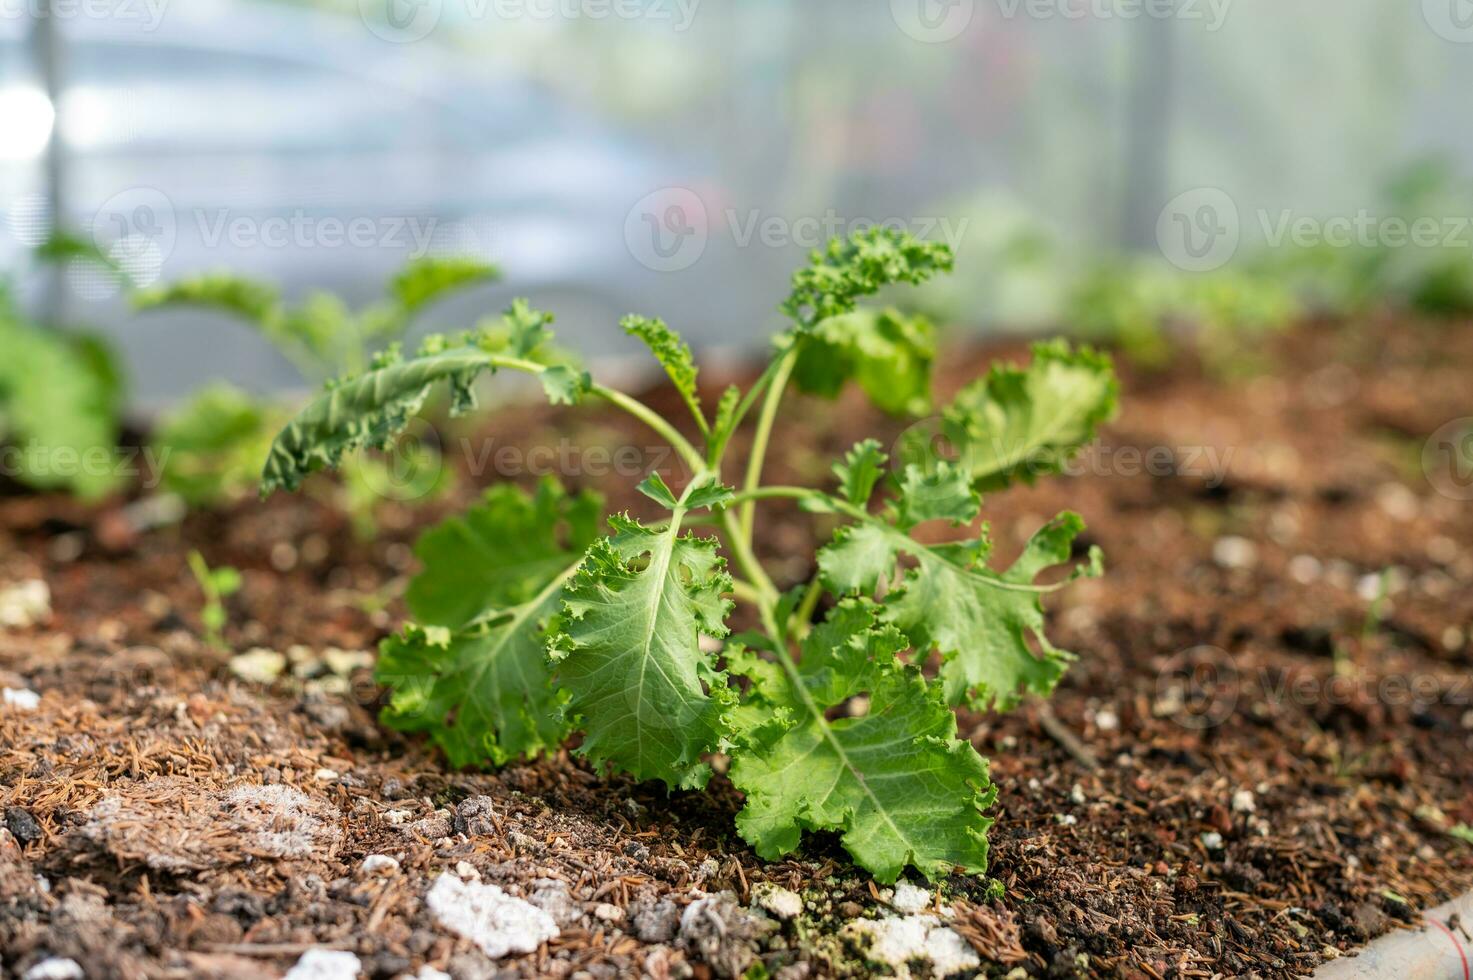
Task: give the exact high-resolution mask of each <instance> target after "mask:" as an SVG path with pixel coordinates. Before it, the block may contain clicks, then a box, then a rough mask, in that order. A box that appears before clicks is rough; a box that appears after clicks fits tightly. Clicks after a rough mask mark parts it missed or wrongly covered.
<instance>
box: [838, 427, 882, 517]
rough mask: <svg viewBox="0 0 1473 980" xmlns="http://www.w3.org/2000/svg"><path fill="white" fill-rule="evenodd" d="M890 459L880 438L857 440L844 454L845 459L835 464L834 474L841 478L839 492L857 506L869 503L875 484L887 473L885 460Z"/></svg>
mask: <svg viewBox="0 0 1473 980" xmlns="http://www.w3.org/2000/svg"><path fill="white" fill-rule="evenodd" d="M887 459H889V457H888V456H886V455H885V451H884V450H883V449H881V448H880V443H879V440H877V439H865V440H864V441H863V442H856V443H855V444H854V448H853V449H851V450H849V451H848V452H847V453H845V454H844V461H843V462H841V463H835V464H834V475H835V476H837V477H838V478H839V492H840V493H842V494H843V495H844V499H845V500H847V501H849V502H850V503H851V504H853V505H854V506H856V507H863V506H864V505H866V504H868V503H869V498H870V495H871V494H873V493H874V492H875V484H876V483H879V482H880V477H882V476H884V474H885V461H886V460H887Z"/></svg>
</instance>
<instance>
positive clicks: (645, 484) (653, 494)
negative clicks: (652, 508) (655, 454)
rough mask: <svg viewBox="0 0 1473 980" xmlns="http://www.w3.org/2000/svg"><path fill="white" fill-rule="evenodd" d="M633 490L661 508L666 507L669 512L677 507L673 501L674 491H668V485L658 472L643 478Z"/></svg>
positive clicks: (674, 500)
mask: <svg viewBox="0 0 1473 980" xmlns="http://www.w3.org/2000/svg"><path fill="white" fill-rule="evenodd" d="M635 489H636V490H638V491H639V492H640V493H642V494H644V495H645V496H646V497H648V498H650V499H651V500H653V501H654V502H655V503H657V504H659V505H660V506H661V507H668V508H669V509H670V510H674V509H675V508H676V507H677V506H679V504H678V502H677V501H676V499H675V491H673V490H671V489H670V486H669V484H667V483H666V482H665V478H664V477H662V476H661V475H660V474H659V473H658V472H654V473H651V474H650V475H649V476H647V477H645V478H644V480H642V481H641V482H640V484H639V486H637V487H635Z"/></svg>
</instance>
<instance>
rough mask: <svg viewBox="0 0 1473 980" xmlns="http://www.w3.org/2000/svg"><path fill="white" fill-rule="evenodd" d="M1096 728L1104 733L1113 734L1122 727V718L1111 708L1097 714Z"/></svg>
mask: <svg viewBox="0 0 1473 980" xmlns="http://www.w3.org/2000/svg"><path fill="white" fill-rule="evenodd" d="M1095 727H1096V728H1098V729H1099V730H1100V731H1102V732H1113V731H1115V730H1116V729H1118V728H1119V727H1120V716H1119V715H1117V714H1116V713H1115V712H1114V711H1112V710H1111V709H1109V708H1101V709H1100V710H1099V711H1098V712H1096V713H1095Z"/></svg>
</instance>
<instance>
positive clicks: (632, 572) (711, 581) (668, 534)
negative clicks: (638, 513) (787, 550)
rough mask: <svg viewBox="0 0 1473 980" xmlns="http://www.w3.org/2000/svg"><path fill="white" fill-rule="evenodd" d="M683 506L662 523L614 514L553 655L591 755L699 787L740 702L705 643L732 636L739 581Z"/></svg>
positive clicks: (574, 591) (567, 599)
mask: <svg viewBox="0 0 1473 980" xmlns="http://www.w3.org/2000/svg"><path fill="white" fill-rule="evenodd" d="M683 506H684V505H683V504H682V505H679V506H677V509H676V510H675V512H674V514H673V517H672V520H671V521H670V523H669V525H668V526H667V527H664V528H649V527H646V526H644V525H643V524H640V523H639V522H637V521H634V520H631V519H629V518H627V517H614V518H611V519H610V521H609V524H610V526H611V527H612V528H613V529H614V532H615V533H614V535H613V536H612V537H610V538H605V539H602V540H599V541H596V542H594V544H593V546H592V547H591V548H590V549H589V551H588V555H587V557H586V558H585V559H584V560H583V564H582V566H581V567H580V568H579V569H578V574H577V575H576V576H575V577H574V578H573V580H572V582H571V583H569V585H568V587H567V590H566V592H565V593H564V603H563V606H564V616H563V620H564V622H563V630H564V634H563V635H562V636H560V637H558V638H557V639H556V640H555V641H554V653H553V656H554V658H555V660H556V661H557V663H556V668H555V670H556V681H557V683H558V685H559V686H560V687H562V688H563V689H564V690H566V691H567V692H568V693H569V695H570V698H569V704H568V709H569V711H570V713H572V714H573V715H574V716H576V719H577V722H576V723H577V725H578V727H579V728H581V729H582V731H583V732H584V738H583V745H582V748H581V750H580V751H581V752H582V753H583V754H585V755H587V756H588V757H589V758H590V759H592V760H593V761H594V762H595V763H597V764H603V763H611V764H612V765H613V766H614V767H616V768H617V769H620V770H623V771H625V772H628V773H630V774H632V775H633V776H635V777H636V778H638V779H660V780H663V781H664V782H665V783H666V784H667V785H669V786H671V787H680V788H694V787H700V786H704V785H705V783H706V780H707V779H708V778H710V768H709V767H708V766H707V765H706V764H705V763H704V762H702V761H701V756H702V754H703V753H706V752H710V751H714V750H716V749H717V748H719V747H720V746H721V745H722V744H723V743H724V740H725V738H726V734H727V724H728V723H727V719H726V713H727V711H728V709H729V708H730V706H731V704H732V701H733V699H734V695H733V694H732V693H731V692H730V691H729V689H728V688H727V686H726V680H725V677H724V676H723V675H721V674H720V673H719V672H718V671H717V670H716V669H715V668H714V666H713V665H712V664H711V661H710V658H709V655H708V654H706V653H705V652H704V651H703V650H702V649H701V637H702V636H710V637H721V636H725V635H726V632H727V630H726V626H725V623H724V620H725V618H726V615H727V613H728V612H729V610H730V608H731V603H730V602H729V601H728V600H726V599H724V598H723V597H722V594H723V593H725V592H728V591H730V590H731V579H730V577H729V576H727V574H726V573H725V570H724V566H725V563H724V561H723V559H722V558H721V557H720V556H718V555H717V553H716V540H715V539H714V538H696V537H693V536H691V535H683V536H682V535H681V534H680V519H681V517H682V516H683V514H684V510H683Z"/></svg>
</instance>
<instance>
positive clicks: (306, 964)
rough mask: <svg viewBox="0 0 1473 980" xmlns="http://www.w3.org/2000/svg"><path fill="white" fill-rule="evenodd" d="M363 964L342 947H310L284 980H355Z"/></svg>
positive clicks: (287, 972)
mask: <svg viewBox="0 0 1473 980" xmlns="http://www.w3.org/2000/svg"><path fill="white" fill-rule="evenodd" d="M362 968H363V965H362V964H361V963H359V962H358V957H356V956H354V955H353V954H352V953H349V952H347V951H346V950H341V949H309V950H307V952H305V953H303V954H302V957H301V959H299V960H297V963H296V965H295V966H293V967H292V968H291V969H290V970H288V971H286V976H285V977H283V978H282V980H353V978H354V977H356V976H358V972H359V970H361V969H362Z"/></svg>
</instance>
